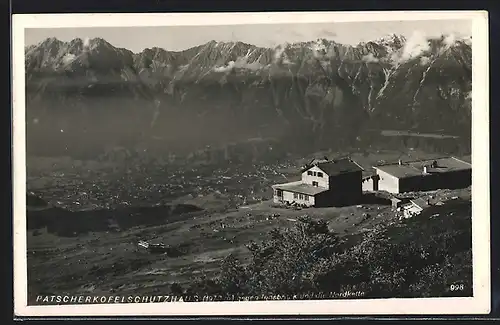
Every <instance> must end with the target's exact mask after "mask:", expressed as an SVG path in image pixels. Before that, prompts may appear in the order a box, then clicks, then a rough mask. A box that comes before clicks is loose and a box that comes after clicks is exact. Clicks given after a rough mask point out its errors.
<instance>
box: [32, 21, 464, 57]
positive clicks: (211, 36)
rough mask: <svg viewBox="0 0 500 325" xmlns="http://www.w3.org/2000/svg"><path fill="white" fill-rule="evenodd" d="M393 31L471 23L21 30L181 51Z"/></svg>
mask: <svg viewBox="0 0 500 325" xmlns="http://www.w3.org/2000/svg"><path fill="white" fill-rule="evenodd" d="M393 33H394V34H397V35H404V36H405V37H407V38H410V37H411V36H412V35H413V34H414V33H418V34H419V35H425V36H441V35H448V34H456V35H459V36H471V35H472V23H471V20H428V21H425V20H419V21H387V22H380V21H377V22H342V23H318V24H311V23H302V24H300V23H297V24H259V25H256V24H254V25H226V26H224V25H216V26H213V25H212V26H161V27H84V28H82V27H80V28H36V29H33V28H32V29H26V30H25V45H33V44H37V43H39V42H41V41H43V40H45V39H46V38H49V37H56V38H57V39H59V40H61V41H70V40H72V39H75V38H81V39H86V38H95V37H100V38H103V39H105V40H106V41H108V42H109V43H111V44H112V45H114V46H116V47H122V48H127V49H129V50H131V51H133V52H136V53H137V52H140V51H142V50H143V49H145V48H151V47H161V48H164V49H166V50H170V51H181V50H185V49H187V48H190V47H193V46H198V45H201V44H205V43H207V42H209V41H211V40H215V41H242V42H245V43H250V44H254V45H257V46H263V47H274V46H277V45H279V44H283V43H286V42H288V43H294V42H302V41H311V40H316V39H318V38H326V39H330V40H335V41H336V42H339V43H344V44H352V45H355V44H358V43H359V42H367V41H371V40H375V39H378V38H380V37H384V36H387V35H390V34H393Z"/></svg>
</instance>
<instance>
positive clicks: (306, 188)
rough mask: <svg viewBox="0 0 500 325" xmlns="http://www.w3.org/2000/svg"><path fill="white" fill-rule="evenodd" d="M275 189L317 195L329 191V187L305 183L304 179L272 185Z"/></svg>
mask: <svg viewBox="0 0 500 325" xmlns="http://www.w3.org/2000/svg"><path fill="white" fill-rule="evenodd" d="M272 187H273V188H274V189H277V190H283V191H287V192H293V193H300V194H307V195H312V196H314V195H316V194H319V193H323V192H326V191H328V189H327V188H323V187H316V186H312V185H309V184H304V183H302V181H297V182H291V183H285V184H276V185H273V186H272Z"/></svg>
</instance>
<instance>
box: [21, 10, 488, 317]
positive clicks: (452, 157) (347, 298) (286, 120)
mask: <svg viewBox="0 0 500 325" xmlns="http://www.w3.org/2000/svg"><path fill="white" fill-rule="evenodd" d="M488 59H489V57H488V15H487V13H486V12H480V11H478V12H466V11H456V12H444V11H443V12H438V11H436V12H431V11H429V12H343V13H342V12H336V13H328V12H322V13H316V12H308V13H300V12H289V13H217V14H216V13H213V14H209V13H207V14H199V13H197V14H78V15H77V14H64V15H15V16H14V17H13V70H14V71H13V91H14V100H13V130H14V131H13V132H14V134H13V137H14V143H13V157H14V189H13V190H14V216H13V217H14V254H15V260H14V269H15V270H14V274H15V279H14V280H15V283H14V285H15V314H16V315H18V316H90V315H91V316H108V315H109V316H147V315H176V316H194V315H206V316H224V315H227V316H230V315H232V316H237V315H297V316H298V315H367V314H370V315H385V314H408V315H411V314H419V315H422V314H481V313H488V312H489V310H490V244H489V243H490V241H489V233H490V232H489V229H490V228H489V227H490V223H489V218H490V212H489V204H490V202H489V144H488V143H489V119H488V116H489V112H488V110H489V107H488V103H489V99H488V96H489V95H488V91H489V84H488V79H489V77H488Z"/></svg>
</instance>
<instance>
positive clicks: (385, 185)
mask: <svg viewBox="0 0 500 325" xmlns="http://www.w3.org/2000/svg"><path fill="white" fill-rule="evenodd" d="M376 171H377V175H379V177H380V179H379V183H378V189H379V191H387V192H389V193H399V179H398V178H397V177H394V176H392V175H390V174H388V173H386V172H383V171H381V170H379V169H377V170H376Z"/></svg>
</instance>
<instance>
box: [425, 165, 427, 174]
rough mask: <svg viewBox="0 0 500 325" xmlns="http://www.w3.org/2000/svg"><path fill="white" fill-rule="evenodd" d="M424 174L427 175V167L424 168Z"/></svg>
mask: <svg viewBox="0 0 500 325" xmlns="http://www.w3.org/2000/svg"><path fill="white" fill-rule="evenodd" d="M424 174H427V166H424Z"/></svg>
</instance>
